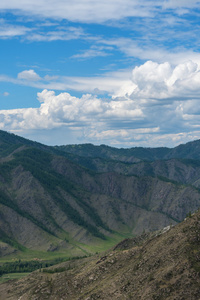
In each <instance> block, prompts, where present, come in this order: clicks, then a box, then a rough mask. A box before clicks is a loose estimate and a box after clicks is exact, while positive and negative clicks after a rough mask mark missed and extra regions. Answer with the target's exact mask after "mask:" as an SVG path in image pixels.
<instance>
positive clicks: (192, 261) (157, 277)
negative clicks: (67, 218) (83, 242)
mask: <svg viewBox="0 0 200 300" xmlns="http://www.w3.org/2000/svg"><path fill="white" fill-rule="evenodd" d="M199 257H200V211H199V212H197V213H195V214H194V215H192V216H190V217H188V218H187V219H186V220H184V221H183V222H182V223H180V224H178V225H176V226H173V227H172V226H168V227H167V228H164V229H163V230H161V231H159V232H154V233H151V234H143V235H142V236H140V237H137V238H133V239H126V240H124V241H122V242H120V243H119V244H118V245H117V246H116V247H114V248H113V249H111V250H109V251H107V252H105V253H104V254H101V255H95V256H92V257H88V258H84V259H80V260H72V261H69V262H64V263H62V264H60V265H57V266H52V267H50V268H44V269H42V270H38V271H35V272H33V273H31V274H30V275H29V276H28V277H25V278H23V279H21V280H18V281H9V282H6V283H4V284H1V285H0V299H1V300H4V299H9V300H15V299H23V300H27V299H37V300H43V299H49V300H51V299H52V300H57V299H58V300H60V299H63V300H64V299H73V300H81V299H83V300H86V299H87V300H89V299H104V300H107V299H108V300H110V299H134V300H146V299H148V300H153V299H165V300H172V299H183V300H188V299H190V300H198V299H199V295H200V260H199Z"/></svg>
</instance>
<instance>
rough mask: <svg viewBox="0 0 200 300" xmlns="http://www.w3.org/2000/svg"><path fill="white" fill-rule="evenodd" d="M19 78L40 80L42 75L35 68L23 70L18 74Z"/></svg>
mask: <svg viewBox="0 0 200 300" xmlns="http://www.w3.org/2000/svg"><path fill="white" fill-rule="evenodd" d="M17 78H18V79H24V80H28V81H38V80H40V79H41V78H40V76H39V75H38V74H37V73H36V72H35V71H34V70H25V71H22V72H20V73H19V74H18V75H17Z"/></svg>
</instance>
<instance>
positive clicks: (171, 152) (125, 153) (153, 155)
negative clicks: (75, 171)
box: [55, 140, 200, 163]
mask: <svg viewBox="0 0 200 300" xmlns="http://www.w3.org/2000/svg"><path fill="white" fill-rule="evenodd" d="M55 148H56V149H58V150H62V151H63V152H67V153H72V154H76V155H79V156H82V157H90V158H97V157H98V158H104V159H109V160H110V159H111V160H118V161H121V162H129V163H135V162H139V161H154V160H163V159H171V158H181V159H195V160H199V159H200V140H196V141H193V142H188V143H187V144H182V145H179V146H177V147H175V148H167V147H160V148H143V147H134V148H127V149H124V148H121V149H118V148H113V147H109V146H106V145H100V146H95V145H92V144H82V145H63V146H56V147H55Z"/></svg>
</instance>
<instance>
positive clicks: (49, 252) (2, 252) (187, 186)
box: [0, 131, 200, 258]
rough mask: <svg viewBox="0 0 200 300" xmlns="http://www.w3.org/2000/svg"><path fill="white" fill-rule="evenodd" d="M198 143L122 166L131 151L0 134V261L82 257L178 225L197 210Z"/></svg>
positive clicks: (159, 151) (160, 150)
mask: <svg viewBox="0 0 200 300" xmlns="http://www.w3.org/2000/svg"><path fill="white" fill-rule="evenodd" d="M194 144H195V145H196V148H195V149H194ZM198 145H199V143H198V141H196V142H192V143H188V144H186V145H185V147H186V148H184V145H181V146H180V147H181V149H182V150H180V151H178V152H177V149H176V148H174V149H171V150H170V149H167V148H157V149H145V148H139V149H136V150H137V151H139V152H138V153H140V155H139V154H138V156H137V157H136V156H135V157H134V158H133V156H132V158H131V159H130V156H129V162H128V161H126V159H128V158H127V157H128V155H129V154H128V155H127V154H126V153H129V152H131V151H133V152H134V151H135V150H134V148H133V149H115V148H111V147H107V146H99V147H98V146H92V145H74V146H73V147H72V146H69V147H68V146H66V147H64V146H61V147H58V146H57V147H49V146H45V145H42V144H40V143H36V142H33V141H29V140H27V139H24V138H21V137H18V136H16V135H13V134H9V133H7V132H4V131H0V256H1V257H4V256H6V257H7V256H8V255H10V258H12V257H16V255H17V256H18V257H22V258H24V257H37V258H41V257H44V256H48V257H51V258H52V257H55V256H56V255H57V256H65V257H66V256H69V257H70V256H77V255H82V256H83V255H89V254H92V253H95V252H100V251H102V250H104V249H108V248H110V247H111V246H113V245H114V244H116V243H117V242H119V241H120V240H122V239H123V238H125V237H130V236H133V235H137V234H141V233H142V232H144V231H145V232H149V231H154V230H159V229H161V228H163V227H165V226H167V225H169V224H176V223H178V222H180V221H182V220H183V219H184V218H185V216H186V215H187V214H188V213H190V212H194V211H196V210H197V209H198V208H199V207H200V191H199V189H198V187H199V182H200V164H199V161H198V160H197V159H196V158H197V157H198V155H197V153H198ZM85 147H86V148H87V147H88V150H87V151H85V150H84V151H85V152H84V151H83V152H80V151H79V153H78V150H77V149H79V148H80V149H86V148H85ZM69 148H71V149H72V148H73V149H74V150H73V151H71V152H73V153H70V152H67V149H69ZM90 148H91V149H93V150H90ZM177 148H178V147H177ZM95 149H101V150H102V149H106V150H105V153H106V155H104V156H103V154H102V155H100V154H98V153H96V152H95V151H96V150H95ZM110 149H111V150H112V151H111V152H112V153H114V154H112V155H111V154H110V153H111V152H110ZM184 149H185V150H184ZM147 150H148V153H150V154H151V155H150V154H149V160H148V161H147V160H146V159H145V158H144V156H145V155H146V157H147V154H145V155H143V154H142V153H147V152H146V151H147ZM92 151H93V152H95V153H93V154H90V153H91V152H92ZM98 151H99V150H98ZM98 151H97V152H98ZM102 151H103V150H102ZM102 151H101V153H102ZM169 151H171V152H170V153H172V152H173V153H175V154H176V153H179V154H180V153H182V155H183V157H180V158H172V157H171V156H170V155H172V154H170V155H169ZM86 152H87V153H88V157H85V156H84V153H86ZM131 153H132V152H131ZM187 153H188V154H187ZM175 154H174V155H175ZM81 155H82V156H81ZM116 155H117V156H116ZM131 155H132V154H131ZM152 155H153V156H154V159H152V161H151V160H150V157H151V156H152ZM101 156H102V157H101ZM139 156H140V158H139ZM163 156H164V157H165V160H162V159H161V158H162V157H163ZM167 156H168V158H167ZM186 156H188V157H187V159H186ZM193 156H194V157H193ZM142 157H143V159H145V161H144V160H142ZM155 157H157V158H159V159H157V160H155ZM189 158H190V159H189ZM194 158H195V159H194ZM117 159H118V160H117ZM132 161H135V162H134V163H132Z"/></svg>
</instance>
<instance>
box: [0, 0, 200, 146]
mask: <svg viewBox="0 0 200 300" xmlns="http://www.w3.org/2000/svg"><path fill="white" fill-rule="evenodd" d="M199 33H200V1H196V0H190V1H188V0H163V1H160V0H157V1H151V0H143V1H141V0H140V1H139V0H101V1H97V0H73V1H69V0H56V1H55V0H20V1H17V0H1V1H0V129H1V130H6V131H8V132H12V133H14V134H17V135H20V136H23V137H25V138H28V139H31V140H34V141H38V142H41V143H44V144H46V145H66V144H83V143H93V144H95V145H100V144H106V145H110V146H113V147H123V148H127V147H138V146H143V147H163V146H164V147H174V146H176V145H179V144H182V143H186V142H189V141H192V140H197V139H200V34H199Z"/></svg>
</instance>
